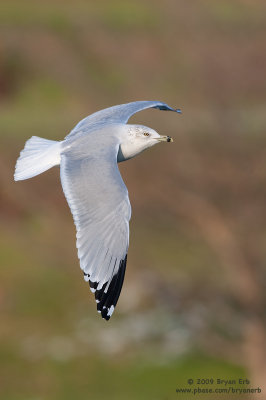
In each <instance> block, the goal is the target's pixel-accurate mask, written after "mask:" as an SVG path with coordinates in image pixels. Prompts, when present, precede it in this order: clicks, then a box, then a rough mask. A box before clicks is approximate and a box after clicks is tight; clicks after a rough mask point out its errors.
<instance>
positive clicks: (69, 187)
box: [60, 134, 131, 320]
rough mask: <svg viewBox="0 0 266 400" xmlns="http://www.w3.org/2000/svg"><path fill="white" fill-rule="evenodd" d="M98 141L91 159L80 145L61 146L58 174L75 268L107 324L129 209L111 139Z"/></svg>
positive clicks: (120, 272) (119, 277) (123, 256)
mask: <svg viewBox="0 0 266 400" xmlns="http://www.w3.org/2000/svg"><path fill="white" fill-rule="evenodd" d="M92 135H93V134H92ZM99 140H100V139H99V136H98V141H97V147H96V146H94V149H93V152H92V154H93V155H91V156H88V154H87V151H86V147H84V144H83V143H82V141H77V142H78V143H77V144H76V145H75V144H74V145H71V146H70V148H69V149H68V148H66V150H65V151H64V152H63V153H62V154H61V168H60V174H61V182H62V187H63V191H64V194H65V196H66V199H67V202H68V204H69V207H70V209H71V212H72V214H73V218H74V222H75V225H76V229H77V248H78V257H79V260H80V267H81V269H82V270H83V272H84V279H85V280H86V281H89V283H90V288H91V291H92V292H93V293H94V294H95V299H96V302H97V309H98V311H99V312H101V314H102V317H103V318H105V319H106V320H108V319H109V318H110V316H111V315H112V312H113V310H114V307H115V306H116V303H117V301H118V298H119V295H120V291H121V288H122V284H123V280H124V274H125V268H126V260H127V250H128V244H129V220H130V216H131V207H130V202H129V198H128V191H127V188H126V186H125V184H124V182H123V180H122V177H121V175H120V172H119V169H118V166H117V152H118V147H119V145H118V143H116V139H115V138H109V139H108V138H106V140H108V141H109V142H110V141H113V142H112V143H111V142H110V143H109V142H108V143H106V142H105V143H104V145H101V143H99ZM97 148H98V149H99V150H98V152H97Z"/></svg>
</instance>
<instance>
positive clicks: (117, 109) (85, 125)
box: [67, 101, 181, 138]
mask: <svg viewBox="0 0 266 400" xmlns="http://www.w3.org/2000/svg"><path fill="white" fill-rule="evenodd" d="M147 108H158V109H159V110H167V111H175V112H178V113H181V111H180V109H174V108H172V107H169V106H168V105H167V104H166V103H162V102H161V101H134V102H132V103H127V104H120V105H117V106H113V107H110V108H105V109H104V110H101V111H97V112H96V113H94V114H91V115H89V116H88V117H86V118H84V119H82V120H81V121H80V122H79V123H78V124H77V125H76V126H75V128H74V129H73V130H72V131H71V132H70V133H69V135H67V138H69V137H71V136H73V135H76V134H77V133H79V132H88V130H91V129H93V128H95V126H96V125H101V124H107V123H108V124H111V123H124V124H126V123H127V121H128V120H129V118H130V117H131V116H132V115H133V114H135V113H137V112H138V111H142V110H145V109H147Z"/></svg>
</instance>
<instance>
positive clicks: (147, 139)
mask: <svg viewBox="0 0 266 400" xmlns="http://www.w3.org/2000/svg"><path fill="white" fill-rule="evenodd" d="M147 108H157V109H159V110H169V111H175V112H178V113H181V111H180V110H179V109H173V108H171V107H169V106H168V105H167V104H165V103H162V102H160V101H135V102H132V103H127V104H121V105H117V106H114V107H110V108H106V109H104V110H101V111H98V112H96V113H94V114H92V115H89V116H88V117H86V118H84V119H83V120H82V121H80V122H79V123H78V124H77V125H76V126H75V128H74V129H73V130H72V131H71V132H70V133H69V134H68V135H67V136H66V137H65V139H64V140H63V141H54V140H47V139H43V138H39V137H36V136H33V137H31V138H30V139H29V140H28V141H27V142H26V144H25V147H24V149H23V150H22V151H21V153H20V157H19V158H18V160H17V163H16V169H15V175H14V179H15V180H16V181H18V180H23V179H28V178H32V177H33V176H36V175H38V174H40V173H42V172H44V171H46V170H48V169H49V168H51V167H53V166H55V165H60V176H61V183H62V187H63V191H64V194H65V197H66V199H67V202H68V205H69V207H70V210H71V212H72V214H73V218H74V222H75V225H76V229H77V249H78V257H79V260H80V267H81V269H82V270H83V273H84V279H85V281H88V282H89V285H90V289H91V291H92V292H93V293H94V295H95V299H96V303H97V310H98V312H99V313H101V315H102V317H103V318H104V319H106V320H109V319H110V317H111V315H112V313H113V311H114V308H115V306H116V304H117V301H118V298H119V295H120V292H121V288H122V285H123V281H124V275H125V269H126V263H127V250H128V245H129V220H130V216H131V207H130V202H129V198H128V191H127V188H126V186H125V184H124V182H123V180H122V177H121V175H120V172H119V169H118V166H117V163H118V162H121V161H125V160H128V159H130V158H132V157H134V156H136V155H137V154H139V153H141V152H142V151H143V150H145V149H147V148H149V147H151V146H153V145H155V144H156V143H159V142H162V141H166V142H172V141H173V140H172V138H170V136H160V135H159V134H158V133H157V132H156V131H154V130H153V129H151V128H148V127H146V126H143V125H130V124H127V122H128V119H129V118H130V117H131V116H132V115H133V114H135V113H136V112H138V111H141V110H144V109H147Z"/></svg>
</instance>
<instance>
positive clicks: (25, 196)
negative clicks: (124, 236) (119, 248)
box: [0, 0, 266, 400]
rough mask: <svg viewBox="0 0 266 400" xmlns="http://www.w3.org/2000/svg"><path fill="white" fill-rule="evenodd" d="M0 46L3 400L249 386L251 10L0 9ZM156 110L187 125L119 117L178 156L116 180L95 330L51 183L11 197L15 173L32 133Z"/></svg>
mask: <svg viewBox="0 0 266 400" xmlns="http://www.w3.org/2000/svg"><path fill="white" fill-rule="evenodd" d="M0 32H1V41H0V265H1V267H0V310H1V326H0V338H1V341H0V369H1V371H0V398H1V399H4V400H46V399H49V400H50V399H51V400H55V399H56V400H61V399H62V400H63V399H64V400H65V399H66V400H67V399H81V400H83V399H84V400H85V399H96V400H97V399H109V400H111V399H125V398H126V399H129V400H131V399H132V400H133V399H161V400H167V399H168V400H170V399H176V398H180V399H191V398H196V397H197V396H191V397H190V396H189V395H188V394H186V395H181V394H177V393H176V388H182V387H187V386H188V385H187V380H188V379H189V378H193V379H196V378H210V377H213V378H216V377H219V378H223V379H234V378H238V377H246V378H248V379H250V381H251V385H250V386H249V387H257V386H260V387H261V388H263V384H264V382H265V381H266V350H265V348H266V339H265V338H266V329H265V293H266V291H265V282H266V269H265V259H266V211H265V200H266V185H265V183H266V157H265V156H266V136H265V123H266V112H265V106H266V97H265V96H266V79H265V71H266V51H265V49H266V3H265V1H262V0H261V1H260V0H256V1H255V0H253V1H251V0H230V1H221V0H219V1H210V0H199V1H185V0H183V1H174V0H165V1H163V2H161V1H159V0H154V1H151V0H144V1H134V2H132V1H127V0H124V1H98V2H93V1H85V0H84V1H81V0H76V1H64V2H63V1H59V0H57V1H54V0H53V1H51V0H49V1H46V2H41V1H37V0H35V1H33V0H29V1H18V0H9V1H8V2H5V1H1V3H0ZM157 99H158V100H161V101H165V102H167V103H168V104H169V105H171V106H173V107H181V108H182V110H183V115H182V116H178V115H176V114H174V113H167V112H161V111H157V110H147V111H143V112H142V113H140V114H137V115H135V116H134V117H133V118H132V119H131V121H132V122H138V123H143V124H145V125H148V126H150V127H152V128H154V129H156V130H157V131H158V132H160V133H161V134H166V135H171V136H173V137H174V140H175V141H174V143H173V144H172V145H160V146H156V147H155V148H153V149H151V150H150V151H147V152H145V153H144V154H143V155H141V156H139V157H138V158H136V159H134V160H131V161H129V162H127V163H124V164H123V165H120V170H121V173H122V175H123V178H124V180H125V183H126V184H127V186H128V190H129V194H130V199H131V204H132V208H133V218H132V221H131V245H130V249H129V258H128V267H127V273H126V279H125V283H124V287H123V290H122V294H121V297H120V300H119V302H118V306H117V308H116V311H115V313H114V315H113V317H112V319H111V320H110V321H109V322H106V321H104V320H101V318H100V317H99V315H98V314H97V312H96V307H95V302H94V299H93V296H92V295H91V293H90V291H89V289H88V285H87V284H86V283H85V282H84V281H83V278H82V273H81V271H80V269H79V263H78V259H77V254H76V249H75V229H74V224H73V222H72V217H71V214H70V211H69V209H68V207H67V204H66V201H65V199H64V196H63V193H62V190H61V185H60V181H59V170H58V169H57V168H54V169H52V170H50V171H48V172H46V173H45V174H43V175H40V176H38V177H36V178H34V179H31V180H28V181H23V182H18V183H14V182H13V172H14V165H15V161H16V158H17V157H18V155H19V152H20V150H21V149H22V148H23V146H24V142H25V141H26V140H27V139H28V138H29V137H30V136H32V135H36V136H41V137H45V138H51V139H58V140H61V139H63V138H64V137H65V135H66V134H67V133H68V132H69V131H70V130H71V129H72V128H73V126H74V125H75V124H76V123H77V122H78V121H79V120H80V119H82V118H83V117H85V116H86V115H88V114H91V113H92V112H95V111H97V110H99V109H102V108H105V107H109V106H112V105H115V104H121V103H125V102H129V101H135V100H157ZM192 387H194V386H192ZM195 387H196V386H195ZM265 390H266V388H265ZM264 393H265V392H264ZM198 397H199V398H203V397H204V396H203V395H199V396H198ZM205 397H206V395H205ZM225 397H226V398H229V397H228V396H225V395H217V396H216V397H215V395H213V396H210V395H208V398H210V399H211V400H213V399H220V398H225ZM234 398H235V399H237V398H238V397H237V396H236V395H234ZM239 398H243V395H242V396H240V397H239ZM254 398H256V396H255V395H250V396H249V395H245V399H254ZM258 398H263V394H262V395H260V396H258Z"/></svg>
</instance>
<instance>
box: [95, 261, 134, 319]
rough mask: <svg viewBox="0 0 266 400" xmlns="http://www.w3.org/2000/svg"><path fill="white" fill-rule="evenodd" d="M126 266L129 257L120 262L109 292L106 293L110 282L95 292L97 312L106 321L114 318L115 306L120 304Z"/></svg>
mask: <svg viewBox="0 0 266 400" xmlns="http://www.w3.org/2000/svg"><path fill="white" fill-rule="evenodd" d="M126 264H127V256H125V258H124V259H123V260H120V264H119V268H118V271H117V273H116V274H115V275H114V276H113V277H112V279H111V281H110V284H109V287H108V290H107V291H106V292H105V291H104V290H105V288H106V286H107V284H108V282H106V283H105V284H104V285H103V287H102V288H101V289H100V290H97V289H96V291H95V300H96V302H97V310H98V312H99V313H101V316H102V318H103V319H105V320H106V321H108V320H109V319H110V317H111V316H112V314H113V312H114V309H115V306H116V304H117V302H118V299H119V296H120V293H121V289H122V286H123V282H124V277H125V270H126ZM93 286H95V285H93Z"/></svg>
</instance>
